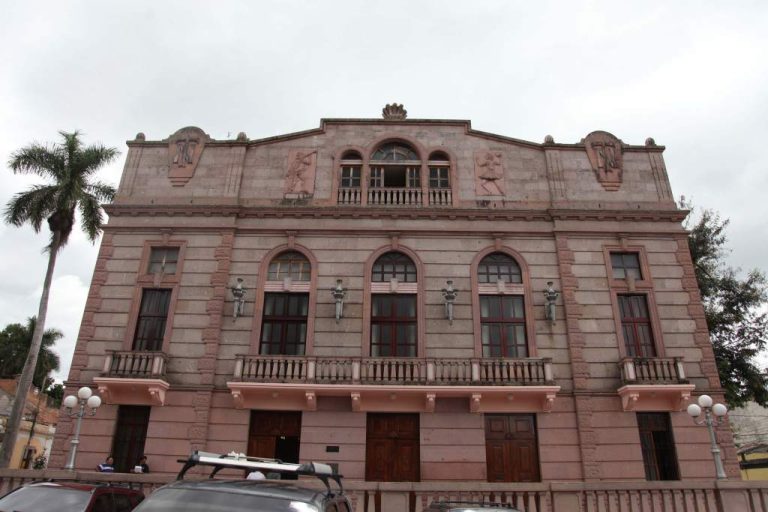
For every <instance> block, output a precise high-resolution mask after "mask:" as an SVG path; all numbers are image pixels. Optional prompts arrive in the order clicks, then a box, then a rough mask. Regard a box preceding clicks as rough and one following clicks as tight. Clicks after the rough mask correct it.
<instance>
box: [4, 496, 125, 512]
mask: <svg viewBox="0 0 768 512" xmlns="http://www.w3.org/2000/svg"><path fill="white" fill-rule="evenodd" d="M0 510H2V509H0ZM90 512H114V508H112V493H107V492H103V493H101V494H99V495H98V496H96V498H95V499H94V500H93V505H92V506H91V510H90Z"/></svg>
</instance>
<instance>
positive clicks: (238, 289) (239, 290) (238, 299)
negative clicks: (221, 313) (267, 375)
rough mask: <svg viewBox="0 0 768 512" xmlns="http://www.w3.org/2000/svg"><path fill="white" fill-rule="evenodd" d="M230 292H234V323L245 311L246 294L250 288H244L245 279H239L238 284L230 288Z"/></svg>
mask: <svg viewBox="0 0 768 512" xmlns="http://www.w3.org/2000/svg"><path fill="white" fill-rule="evenodd" d="M230 290H232V296H233V297H234V298H235V308H234V312H233V313H232V321H233V322H234V321H235V320H237V317H238V316H242V315H243V312H244V311H245V293H246V292H247V291H248V288H246V287H245V286H243V278H242V277H238V278H237V284H236V285H235V286H233V287H232V288H230Z"/></svg>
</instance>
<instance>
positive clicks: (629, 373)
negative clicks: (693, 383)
mask: <svg viewBox="0 0 768 512" xmlns="http://www.w3.org/2000/svg"><path fill="white" fill-rule="evenodd" d="M619 366H620V367H621V380H622V382H623V383H624V384H685V383H687V382H688V381H687V380H686V378H685V369H684V368H683V360H682V358H681V357H627V358H624V359H622V360H621V362H620V363H619Z"/></svg>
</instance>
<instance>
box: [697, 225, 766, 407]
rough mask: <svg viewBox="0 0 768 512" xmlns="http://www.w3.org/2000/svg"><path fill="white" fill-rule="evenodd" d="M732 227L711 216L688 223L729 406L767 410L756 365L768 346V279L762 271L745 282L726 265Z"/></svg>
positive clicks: (762, 377)
mask: <svg viewBox="0 0 768 512" xmlns="http://www.w3.org/2000/svg"><path fill="white" fill-rule="evenodd" d="M727 226H728V220H727V219H725V220H723V219H721V218H720V216H719V215H718V214H717V213H715V212H713V211H712V210H704V211H703V212H702V213H701V216H700V217H699V218H698V220H697V221H695V222H693V221H690V220H689V225H688V228H689V230H690V233H689V235H688V246H689V247H690V250H691V257H692V259H693V268H694V271H695V272H696V280H697V281H698V284H699V289H700V290H701V299H702V302H703V304H704V313H705V315H706V319H707V327H708V329H709V336H710V338H711V340H712V347H713V349H714V352H715V360H716V362H717V370H718V373H719V374H720V382H721V383H722V385H723V388H724V389H725V399H726V401H727V402H728V403H729V404H730V406H731V407H738V406H740V405H743V404H745V403H747V402H749V401H755V402H757V403H759V404H760V405H768V376H767V375H766V373H765V370H763V369H761V368H760V367H759V366H758V365H757V363H756V361H755V356H756V355H757V354H759V353H760V352H761V351H763V350H765V348H766V344H767V343H768V315H766V309H767V308H766V306H768V293H766V288H767V283H766V278H765V276H764V275H763V274H762V273H761V272H759V271H758V270H752V271H751V272H748V273H747V274H746V276H744V277H740V274H741V272H740V269H734V268H731V267H729V266H727V265H726V264H725V262H724V259H725V257H726V255H727V250H726V248H725V247H726V242H727V238H726V235H725V229H726V227H727Z"/></svg>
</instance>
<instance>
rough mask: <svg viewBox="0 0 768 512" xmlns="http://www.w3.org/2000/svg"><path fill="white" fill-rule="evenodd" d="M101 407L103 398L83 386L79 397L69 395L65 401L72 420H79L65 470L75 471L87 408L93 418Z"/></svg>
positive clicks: (79, 391) (78, 391)
mask: <svg viewBox="0 0 768 512" xmlns="http://www.w3.org/2000/svg"><path fill="white" fill-rule="evenodd" d="M78 405H80V409H79V410H76V411H75V412H72V409H74V408H75V407H77V406H78ZM100 405H101V398H99V397H98V396H96V395H94V394H93V391H91V388H89V387H88V386H83V387H81V388H80V389H78V390H77V396H75V395H69V396H68V397H67V398H65V399H64V407H65V408H66V409H67V414H68V415H69V417H70V418H77V423H76V424H75V435H74V436H73V437H72V441H71V443H72V448H71V449H70V451H69V459H68V460H67V463H66V465H65V466H64V469H69V470H74V469H75V456H76V455H77V445H78V444H80V424H81V423H82V422H83V416H85V414H86V411H85V408H86V407H88V408H89V409H90V410H91V416H93V415H94V414H96V409H98V408H99V406H100Z"/></svg>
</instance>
